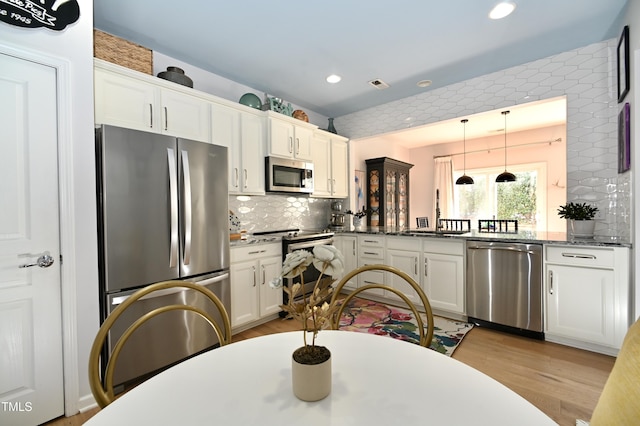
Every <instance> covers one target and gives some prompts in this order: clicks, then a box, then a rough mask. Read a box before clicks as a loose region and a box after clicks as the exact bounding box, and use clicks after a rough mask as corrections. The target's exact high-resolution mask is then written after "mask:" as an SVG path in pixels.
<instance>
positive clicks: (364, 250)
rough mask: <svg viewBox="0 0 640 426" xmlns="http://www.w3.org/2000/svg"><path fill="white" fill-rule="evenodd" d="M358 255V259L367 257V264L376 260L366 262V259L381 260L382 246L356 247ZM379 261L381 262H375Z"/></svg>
mask: <svg viewBox="0 0 640 426" xmlns="http://www.w3.org/2000/svg"><path fill="white" fill-rule="evenodd" d="M358 257H359V258H360V259H363V260H364V259H367V260H366V262H367V263H368V264H371V263H376V262H368V259H376V260H378V259H379V260H382V259H384V248H382V247H358ZM377 263H381V262H377Z"/></svg>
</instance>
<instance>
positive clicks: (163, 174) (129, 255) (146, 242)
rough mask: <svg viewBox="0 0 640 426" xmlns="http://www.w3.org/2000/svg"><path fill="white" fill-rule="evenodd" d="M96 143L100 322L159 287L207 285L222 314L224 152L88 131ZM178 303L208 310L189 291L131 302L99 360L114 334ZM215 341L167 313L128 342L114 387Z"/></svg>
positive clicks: (225, 282) (226, 287) (196, 321)
mask: <svg viewBox="0 0 640 426" xmlns="http://www.w3.org/2000/svg"><path fill="white" fill-rule="evenodd" d="M95 142H96V168H97V169H96V175H97V195H98V197H97V201H98V223H99V229H98V234H99V256H100V257H99V269H100V295H101V320H104V318H106V317H107V315H109V313H110V312H111V311H113V309H115V308H116V306H117V305H118V304H120V303H122V302H123V301H124V300H126V298H127V297H128V296H129V295H130V294H132V293H133V292H135V291H136V290H137V289H139V288H141V287H144V286H146V285H149V284H152V283H155V282H159V281H165V280H187V281H192V282H197V283H199V284H201V285H205V286H207V288H209V289H210V290H212V291H213V292H214V293H215V294H216V295H217V296H218V297H219V298H220V299H221V300H222V302H223V304H224V305H225V307H226V308H227V311H228V312H229V311H230V308H231V306H230V305H231V295H230V281H229V226H228V217H229V216H228V210H229V208H228V195H227V194H228V193H227V188H228V186H227V176H228V173H227V167H228V166H227V164H228V163H227V155H228V154H227V148H226V147H222V146H217V145H212V144H207V143H202V142H196V141H191V140H186V139H180V138H175V137H171V136H165V135H159V134H154V133H148V132H142V131H137V130H130V129H123V128H119V127H114V126H106V125H103V126H102V127H100V128H97V129H96V139H95ZM185 302H186V303H191V304H195V305H198V306H201V307H203V308H208V305H207V304H206V303H205V302H204V298H203V297H202V295H201V294H199V293H197V292H194V291H191V290H185V291H179V292H176V293H171V294H166V293H165V294H162V295H160V296H159V297H153V298H148V299H143V300H140V301H138V302H136V303H135V304H134V305H132V308H133V309H131V311H130V313H129V314H127V315H126V316H124V317H123V318H122V320H121V321H119V323H118V324H116V327H114V329H112V330H113V331H112V335H111V336H110V337H109V339H108V343H107V347H106V348H105V351H104V353H103V355H104V356H103V360H104V359H106V358H107V357H108V353H109V352H110V350H111V348H112V347H113V345H115V339H114V337H116V336H117V335H120V334H122V333H123V332H124V330H126V328H127V327H128V326H129V325H130V324H131V323H132V322H133V321H135V319H137V318H138V317H139V316H140V315H141V314H144V313H145V312H148V311H150V310H152V309H154V308H155V307H158V306H163V305H167V304H173V303H185ZM211 312H212V313H214V312H213V309H211ZM214 316H215V315H214ZM217 343H218V340H217V338H216V336H215V333H214V332H213V331H212V329H211V328H210V326H209V325H208V324H207V323H206V322H205V321H204V320H203V319H202V318H200V317H198V316H197V315H195V314H192V313H191V312H186V313H185V312H184V311H173V312H168V313H165V314H163V315H160V316H158V317H155V318H153V319H152V320H151V321H150V322H149V324H147V325H145V326H144V327H142V328H140V329H139V330H138V331H136V333H134V334H133V335H132V338H131V339H130V340H129V342H128V343H127V345H125V347H124V348H123V350H122V352H121V354H120V358H119V360H118V363H117V366H116V370H115V377H114V383H115V384H121V383H125V382H129V381H131V380H133V379H136V378H138V377H140V376H143V375H146V374H148V373H151V372H153V371H156V370H158V369H161V368H164V367H166V366H168V365H171V364H174V363H176V362H178V361H180V360H182V359H184V358H186V357H189V356H191V355H193V354H196V353H198V352H201V351H203V350H205V349H208V348H211V347H212V346H215V345H216V344H217Z"/></svg>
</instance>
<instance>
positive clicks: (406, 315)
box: [340, 297, 473, 356]
mask: <svg viewBox="0 0 640 426" xmlns="http://www.w3.org/2000/svg"><path fill="white" fill-rule="evenodd" d="M422 319H423V321H424V322H425V323H426V317H425V316H423V317H422ZM433 322H434V329H433V330H434V331H433V341H432V342H431V346H430V349H433V350H434V351H437V352H440V353H442V354H445V355H447V356H451V355H452V354H453V351H454V350H455V349H456V348H457V347H458V345H459V344H460V342H461V341H462V338H463V337H464V336H465V334H467V333H468V332H469V331H470V330H471V329H472V328H473V324H469V323H467V322H458V321H453V320H449V319H446V318H441V317H436V316H434V317H433ZM340 330H347V331H357V332H361V333H371V334H378V335H383V336H389V337H393V338H394V339H400V340H406V341H408V342H411V343H415V344H419V342H420V333H419V331H418V322H417V321H416V319H415V318H414V314H413V312H412V311H410V310H409V309H403V308H399V307H396V306H390V305H385V304H383V303H379V302H374V301H372V300H366V299H361V298H358V297H354V298H353V299H351V301H350V302H349V306H347V307H346V308H345V309H344V311H343V313H342V316H341V318H340Z"/></svg>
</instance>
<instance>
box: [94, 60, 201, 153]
mask: <svg viewBox="0 0 640 426" xmlns="http://www.w3.org/2000/svg"><path fill="white" fill-rule="evenodd" d="M95 65H96V66H95V73H94V91H95V122H96V124H111V125H114V126H119V127H125V128H129V129H136V130H143V131H149V132H154V133H163V134H167V135H171V136H176V137H182V138H186V139H193V140H197V141H202V142H209V141H210V135H209V127H210V123H209V104H210V103H209V102H208V101H207V100H205V99H203V98H201V97H198V96H194V95H192V94H189V93H188V91H189V90H193V89H189V88H184V89H183V88H182V87H180V86H177V85H175V83H171V82H167V81H164V80H161V79H158V78H155V77H152V76H149V75H146V74H143V73H140V72H137V71H132V70H129V69H126V68H124V67H120V66H118V65H113V64H109V63H108V62H104V61H100V60H99V59H96V60H95ZM170 85H171V86H177V87H175V88H173V87H170ZM194 93H197V92H194Z"/></svg>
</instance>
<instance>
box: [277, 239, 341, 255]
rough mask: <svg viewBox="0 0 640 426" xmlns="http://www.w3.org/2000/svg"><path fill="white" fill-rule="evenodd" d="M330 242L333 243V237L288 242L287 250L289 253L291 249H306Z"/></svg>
mask: <svg viewBox="0 0 640 426" xmlns="http://www.w3.org/2000/svg"><path fill="white" fill-rule="evenodd" d="M330 244H333V238H323V239H320V240H312V241H304V242H299V243H293V244H288V245H287V250H288V252H289V253H291V252H292V251H296V250H300V249H306V248H311V247H315V246H325V245H330Z"/></svg>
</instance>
